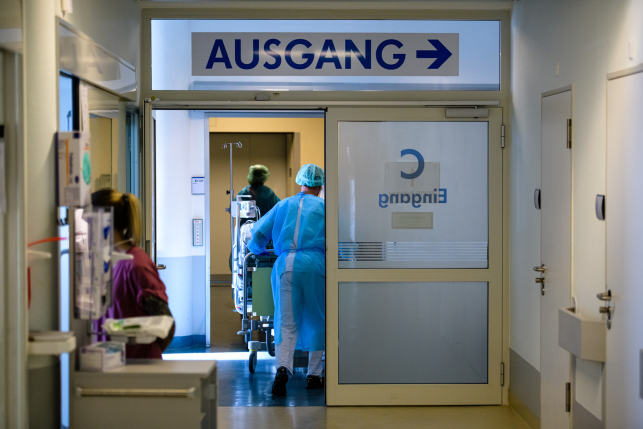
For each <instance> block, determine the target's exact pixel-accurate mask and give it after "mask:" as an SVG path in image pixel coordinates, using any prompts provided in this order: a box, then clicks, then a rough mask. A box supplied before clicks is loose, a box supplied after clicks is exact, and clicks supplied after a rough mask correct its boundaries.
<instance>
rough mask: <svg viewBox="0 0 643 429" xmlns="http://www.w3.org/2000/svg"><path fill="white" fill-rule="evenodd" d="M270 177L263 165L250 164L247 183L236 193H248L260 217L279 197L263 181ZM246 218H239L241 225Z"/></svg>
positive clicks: (274, 204) (275, 203)
mask: <svg viewBox="0 0 643 429" xmlns="http://www.w3.org/2000/svg"><path fill="white" fill-rule="evenodd" d="M269 177H270V171H269V170H268V167H266V166H265V165H261V164H257V165H251V166H250V170H249V171H248V183H249V185H248V186H246V187H245V188H243V189H242V190H241V191H239V193H238V194H237V195H250V197H251V198H250V199H251V200H252V201H255V204H256V206H257V207H258V208H259V212H260V214H261V217H264V216H265V215H266V214H267V213H268V212H269V211H270V209H272V208H273V207H274V206H276V205H277V203H278V202H279V201H281V200H280V199H279V197H278V196H277V195H276V194H275V193H274V192H273V191H272V189H270V188H269V187H267V186H266V185H264V183H266V181H267V180H268V178H269ZM247 220H248V219H241V225H243V224H244V223H246V221H247ZM230 271H232V254H230Z"/></svg>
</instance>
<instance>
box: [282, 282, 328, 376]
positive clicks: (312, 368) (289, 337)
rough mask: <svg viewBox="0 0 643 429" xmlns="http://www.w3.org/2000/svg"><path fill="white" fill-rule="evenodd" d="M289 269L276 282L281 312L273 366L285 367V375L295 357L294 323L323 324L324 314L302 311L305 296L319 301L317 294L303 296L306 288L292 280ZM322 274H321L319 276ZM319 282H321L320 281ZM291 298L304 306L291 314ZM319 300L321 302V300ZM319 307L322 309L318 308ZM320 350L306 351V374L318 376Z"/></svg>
mask: <svg viewBox="0 0 643 429" xmlns="http://www.w3.org/2000/svg"><path fill="white" fill-rule="evenodd" d="M292 274H293V273H292V271H288V272H285V273H283V274H282V275H281V278H280V282H279V299H280V304H281V305H280V309H279V314H280V315H281V342H280V343H279V344H277V345H276V346H275V353H276V360H277V368H279V367H282V366H283V367H285V368H286V369H287V370H288V375H290V376H292V374H293V360H294V357H295V347H296V345H297V336H298V334H299V329H298V328H297V326H298V325H301V324H302V323H309V322H313V323H321V324H322V326H323V324H324V319H323V317H324V314H323V312H322V311H306V309H305V308H306V306H305V303H306V300H307V299H306V298H308V300H312V302H317V301H319V299H318V297H313V296H309V297H307V296H306V295H307V293H306V290H310V289H309V288H303V287H300V286H298V285H297V284H293V282H292ZM319 277H322V276H319ZM321 284H324V282H323V281H322V282H321ZM293 301H295V302H297V303H298V304H300V305H298V306H297V307H298V308H302V309H304V310H303V311H301V312H299V314H295V312H294V311H293ZM322 302H323V301H322ZM322 310H323V309H322ZM323 355H324V351H323V350H319V351H311V352H309V354H308V374H307V375H315V376H317V377H321V376H322V369H323V368H322V356H323Z"/></svg>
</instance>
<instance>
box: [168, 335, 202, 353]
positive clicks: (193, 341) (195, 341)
mask: <svg viewBox="0 0 643 429" xmlns="http://www.w3.org/2000/svg"><path fill="white" fill-rule="evenodd" d="M190 347H205V335H183V336H180V337H174V339H172V342H171V343H170V345H169V347H168V348H167V349H168V350H178V349H188V348H190Z"/></svg>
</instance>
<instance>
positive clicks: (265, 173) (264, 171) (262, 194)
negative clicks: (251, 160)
mask: <svg viewBox="0 0 643 429" xmlns="http://www.w3.org/2000/svg"><path fill="white" fill-rule="evenodd" d="M269 177H270V171H269V170H268V167H266V166H265V165H261V164H257V165H251V166H250V171H249V172H248V183H249V185H248V186H246V187H245V188H243V189H242V190H241V191H240V192H239V193H238V194H237V195H250V196H251V197H252V198H250V199H251V200H253V201H255V202H256V204H257V207H258V208H259V211H260V212H261V217H263V216H265V215H266V214H267V213H268V212H269V211H270V209H271V208H273V207H274V206H275V205H277V203H278V202H279V201H280V199H279V197H278V196H277V195H275V193H274V192H273V191H272V189H270V188H269V187H267V186H266V185H264V183H266V181H267V180H268V178H269Z"/></svg>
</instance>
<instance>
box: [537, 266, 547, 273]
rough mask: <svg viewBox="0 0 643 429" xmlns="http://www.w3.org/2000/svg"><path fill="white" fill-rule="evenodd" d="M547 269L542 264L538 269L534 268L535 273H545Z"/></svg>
mask: <svg viewBox="0 0 643 429" xmlns="http://www.w3.org/2000/svg"><path fill="white" fill-rule="evenodd" d="M546 269H547V267H546V266H545V264H541V265H539V266H537V267H534V271H537V272H539V273H544V272H545V270H546Z"/></svg>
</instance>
